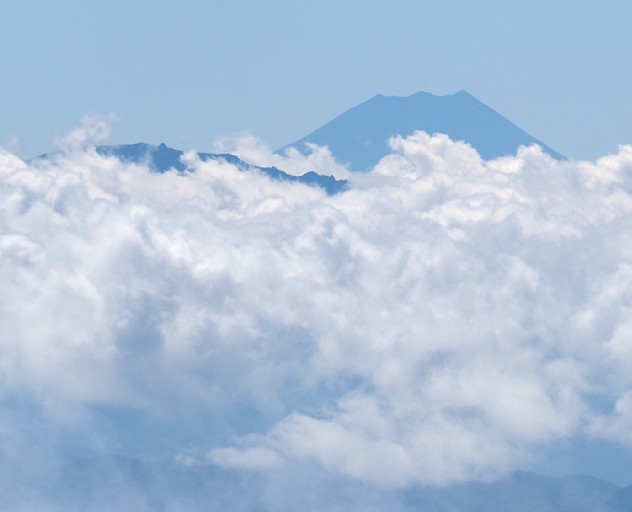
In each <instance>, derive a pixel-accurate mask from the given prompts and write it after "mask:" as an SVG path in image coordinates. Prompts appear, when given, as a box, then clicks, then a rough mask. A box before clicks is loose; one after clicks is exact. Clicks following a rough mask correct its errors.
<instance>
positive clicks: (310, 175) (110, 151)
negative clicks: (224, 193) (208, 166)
mask: <svg viewBox="0 0 632 512" xmlns="http://www.w3.org/2000/svg"><path fill="white" fill-rule="evenodd" d="M96 151H97V153H98V154H99V155H102V156H115V157H116V158H118V159H120V160H121V161H123V162H129V163H146V164H148V165H149V166H150V168H151V169H153V170H154V171H156V172H166V171H168V170H169V169H175V170H176V171H179V172H184V171H186V170H187V167H186V166H185V165H184V164H183V163H182V160H181V157H182V155H183V154H184V152H183V151H180V150H177V149H173V148H170V147H167V146H166V145H165V144H164V143H163V144H160V145H159V146H152V145H150V144H144V143H138V144H124V145H120V146H96ZM197 156H198V158H199V159H200V160H202V161H203V162H207V161H209V160H217V161H225V162H227V163H229V164H232V165H234V166H235V167H237V168H238V169H239V170H240V171H258V172H261V173H263V174H265V175H266V176H268V177H270V178H272V179H274V180H279V181H288V182H295V183H304V184H306V185H312V186H317V187H320V188H322V189H324V190H325V191H326V192H327V194H329V195H333V194H337V193H339V192H342V191H343V190H345V189H346V188H347V186H348V182H347V181H346V180H337V179H336V178H334V177H333V176H323V175H321V174H317V173H315V172H314V171H309V172H307V173H305V174H303V175H302V176H293V175H291V174H288V173H286V172H284V171H282V170H280V169H277V168H276V167H259V166H256V165H250V164H248V163H246V162H244V161H243V160H241V159H239V158H238V157H236V156H235V155H231V154H227V153H225V154H216V153H198V154H197Z"/></svg>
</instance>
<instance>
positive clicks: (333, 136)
mask: <svg viewBox="0 0 632 512" xmlns="http://www.w3.org/2000/svg"><path fill="white" fill-rule="evenodd" d="M417 130H421V131H425V132H428V133H430V134H433V133H444V134H446V135H448V136H449V137H450V138H451V139H452V140H455V141H464V142H466V143H468V144H470V145H471V146H472V147H473V148H474V149H476V150H477V151H478V153H479V154H480V155H481V157H483V158H484V159H486V160H491V159H494V158H497V157H500V156H504V155H514V154H515V153H516V150H517V149H518V148H519V147H520V146H530V145H532V144H537V145H539V146H541V147H542V149H543V150H544V152H546V153H548V154H549V155H551V156H552V157H553V158H555V159H560V160H562V159H564V158H565V157H564V156H563V155H561V154H560V153H558V152H557V151H555V150H554V149H552V148H551V147H549V146H547V145H546V144H544V143H543V142H541V141H540V140H538V139H536V138H535V137H533V136H531V135H529V134H528V133H526V132H525V131H524V130H522V129H521V128H519V127H517V126H516V125H515V124H513V123H512V122H511V121H509V120H508V119H507V118H505V117H503V116H502V115H500V114H499V113H498V112H496V111H495V110H494V109H492V108H491V107H489V106H487V105H485V104H484V103H483V102H481V101H479V100H477V99H476V98H475V97H474V96H472V95H471V94H469V93H468V92H466V91H459V92H457V93H456V94H452V95H447V96H436V95H434V94H430V93H427V92H418V93H416V94H413V95H411V96H408V97H405V98H403V97H399V96H383V95H381V94H378V95H377V96H374V97H373V98H371V99H370V100H368V101H365V102H364V103H361V104H360V105H357V106H356V107H353V108H351V109H349V110H347V111H346V112H344V113H343V114H341V115H339V116H338V117H336V118H335V119H333V120H332V121H330V122H328V123H326V124H325V125H324V126H322V127H321V128H318V129H317V130H315V131H313V132H312V133H310V134H309V135H307V136H305V137H303V138H302V139H299V140H297V141H295V142H292V143H290V144H288V145H287V146H284V147H283V148H281V149H279V150H278V152H283V151H285V150H286V149H288V148H291V147H293V148H296V149H298V150H299V151H300V152H302V153H307V152H308V151H309V148H308V147H307V145H306V143H308V142H311V143H314V144H317V145H319V146H327V147H328V148H329V149H330V151H331V152H332V154H333V156H334V157H335V158H336V160H338V161H339V162H341V163H346V164H348V165H349V167H350V169H351V170H353V171H368V170H370V169H371V168H373V167H374V166H375V164H377V163H378V162H379V161H380V159H381V158H383V157H384V156H386V155H387V154H388V153H389V152H390V150H389V147H388V139H389V138H391V137H394V136H396V135H402V136H408V135H411V134H412V133H413V132H415V131H417Z"/></svg>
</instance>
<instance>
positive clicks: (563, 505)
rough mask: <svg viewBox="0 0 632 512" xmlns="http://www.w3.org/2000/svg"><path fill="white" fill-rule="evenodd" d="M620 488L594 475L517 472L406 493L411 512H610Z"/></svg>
mask: <svg viewBox="0 0 632 512" xmlns="http://www.w3.org/2000/svg"><path fill="white" fill-rule="evenodd" d="M619 491H620V487H618V486H617V485H614V484H612V483H610V482H606V481H604V480H600V479H598V478H594V477H591V476H563V477H549V476H542V475H537V474H534V473H527V472H517V473H515V474H514V475H513V476H512V477H511V478H509V479H507V480H502V481H500V482H493V483H469V484H463V485H458V486H454V487H452V488H450V489H416V490H413V491H409V492H408V493H407V500H406V501H407V504H408V506H409V507H410V509H411V510H416V511H417V510H419V511H425V510H432V511H435V512H452V511H454V512H456V511H459V512H487V511H491V510H494V511H496V512H610V507H609V501H610V500H611V499H612V498H613V496H615V495H616V494H617V493H618V492H619Z"/></svg>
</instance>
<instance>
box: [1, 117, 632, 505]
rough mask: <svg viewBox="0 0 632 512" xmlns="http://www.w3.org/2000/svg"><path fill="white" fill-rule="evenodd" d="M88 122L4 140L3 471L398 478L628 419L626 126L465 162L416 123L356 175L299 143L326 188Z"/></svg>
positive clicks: (500, 468)
mask: <svg viewBox="0 0 632 512" xmlns="http://www.w3.org/2000/svg"><path fill="white" fill-rule="evenodd" d="M103 130H104V128H103V126H97V127H96V128H93V132H95V133H97V134H99V133H101V132H102V131H103ZM93 134H94V133H93ZM84 142H85V139H84V138H83V137H82V136H81V132H79V131H78V132H74V133H73V134H71V136H69V137H67V138H66V140H65V141H63V142H62V144H61V146H60V147H61V150H60V151H59V152H58V153H55V154H54V155H53V156H51V157H50V158H48V159H35V160H31V161H24V160H22V159H20V158H18V157H17V156H14V155H12V154H11V153H9V152H7V151H2V150H0V286H1V287H2V293H1V294H0V318H1V319H2V321H1V322H0V413H1V415H0V453H1V454H2V460H3V464H2V465H1V466H2V468H4V469H2V472H3V474H4V475H5V477H8V478H10V479H12V480H11V481H13V482H14V484H15V485H17V486H19V484H20V483H21V482H24V483H28V482H43V481H47V479H49V478H52V477H51V475H54V474H55V471H56V468H57V469H58V465H59V464H58V463H56V462H54V461H56V460H59V457H60V456H61V455H60V454H66V453H69V452H73V453H75V452H76V453H81V454H83V455H85V454H113V453H116V454H120V455H126V456H130V457H137V458H139V459H142V460H152V459H156V460H158V459H160V460H167V459H168V460H173V461H176V462H177V463H178V464H181V465H183V466H191V467H206V468H212V469H213V471H219V472H220V473H221V472H224V473H226V472H228V473H231V474H237V473H238V474H240V475H245V476H244V478H250V476H248V475H255V476H253V478H255V477H257V476H256V475H265V477H266V478H268V479H269V481H273V480H274V478H275V475H278V476H279V479H281V478H287V477H288V475H297V474H299V473H301V472H303V474H305V475H308V474H309V475H319V476H318V478H320V479H321V480H323V481H328V482H339V481H340V480H339V479H343V480H344V481H348V482H350V485H355V484H358V485H362V486H365V488H370V489H403V488H406V487H409V486H413V485H432V486H436V485H438V486H445V485H450V484H454V483H457V482H463V481H471V480H487V479H494V478H497V477H502V476H504V475H506V474H508V473H509V472H511V471H513V470H515V469H517V468H521V467H524V466H525V465H528V464H530V463H531V462H532V461H533V457H534V456H535V454H536V453H539V452H540V451H541V450H542V449H546V447H547V446H549V445H552V444H554V443H557V442H560V441H562V440H566V439H573V438H581V439H595V440H608V441H609V442H614V443H618V444H620V445H621V446H622V447H625V446H629V445H631V444H632V428H631V427H632V358H630V357H629V354H630V353H631V352H632V231H631V230H630V226H632V195H631V194H632V146H622V147H621V148H620V150H619V152H618V153H617V154H614V155H608V156H605V157H603V158H601V159H599V160H597V161H595V162H576V161H556V160H553V159H552V158H550V157H549V156H547V155H546V154H544V153H543V152H542V151H541V150H540V149H539V148H538V147H535V146H534V147H528V148H521V149H520V150H519V151H518V154H517V155H514V156H507V157H504V158H499V159H496V160H493V161H483V160H482V159H481V158H480V157H479V155H478V154H477V152H476V151H475V150H474V149H472V148H471V147H470V146H468V145H466V144H464V143H459V142H454V141H451V140H450V139H448V138H447V137H446V136H443V135H435V136H430V135H428V134H425V133H422V132H418V133H415V134H413V135H412V136H410V137H407V138H401V137H398V138H394V139H393V140H392V141H391V147H392V153H391V154H390V155H388V156H387V157H386V158H384V159H383V160H382V161H381V162H380V163H379V164H378V165H377V166H376V167H375V169H373V171H372V172H371V173H368V174H352V175H349V174H348V173H346V174H345V170H344V167H343V166H342V165H340V164H338V163H336V162H335V161H333V159H332V158H331V155H330V154H329V153H328V152H327V151H326V149H323V148H314V153H313V155H315V156H314V158H313V159H312V160H311V161H310V162H309V163H310V165H311V166H312V168H314V167H317V170H318V171H319V172H321V173H323V174H336V175H337V176H341V177H343V176H344V177H347V178H348V179H349V180H350V183H351V185H350V188H349V190H348V191H346V192H344V193H341V194H337V195H335V196H327V195H326V194H325V192H324V191H322V190H320V189H318V188H315V187H309V186H306V185H302V184H290V183H286V182H279V181H272V180H270V179H268V178H267V177H265V176H263V175H260V174H258V173H255V172H240V171H239V170H238V169H236V168H235V167H232V166H231V165H228V164H225V163H221V162H216V161H209V162H201V161H199V160H197V159H196V157H195V155H194V153H190V154H187V155H186V157H185V159H186V163H187V165H188V167H189V169H190V171H189V172H185V173H182V174H178V173H177V172H175V171H174V172H167V173H164V174H158V173H153V172H151V171H150V169H148V168H147V167H146V166H143V165H136V164H124V163H121V162H120V161H118V160H116V159H114V158H111V157H101V156H98V155H97V154H96V153H95V151H94V150H92V149H89V148H88V149H82V148H83V143H84ZM242 142H243V141H242ZM246 142H248V146H247V148H246V149H247V151H245V152H247V156H248V158H249V159H250V160H251V161H253V160H257V159H258V160H259V161H258V162H253V163H260V164H262V165H266V164H270V163H274V164H275V165H278V166H279V167H280V168H281V169H288V170H291V169H292V168H293V167H292V165H294V168H295V169H296V170H297V172H298V171H303V170H304V169H303V168H304V167H305V166H306V163H305V161H304V160H303V161H298V160H299V159H300V158H304V157H299V155H296V154H289V155H285V156H279V155H272V154H271V153H267V154H264V153H265V148H264V147H263V146H262V145H260V144H257V143H256V141H255V142H254V143H253V139H248V140H247V141H246ZM266 155H267V156H266ZM293 161H294V164H292V162H293ZM284 164H286V165H284ZM329 171H330V172H329ZM11 467H13V468H15V467H19V468H20V469H19V471H12V470H11V469H8V468H11ZM257 478H258V477H257ZM310 478H311V477H310ZM314 478H317V477H315V476H314ZM276 485H277V487H279V489H277V491H276V492H277V493H282V492H289V490H287V489H285V490H283V488H282V487H283V486H282V485H281V484H279V483H277V484H276ZM16 503H17V501H16ZM25 510H26V509H25ZM139 510H140V508H139Z"/></svg>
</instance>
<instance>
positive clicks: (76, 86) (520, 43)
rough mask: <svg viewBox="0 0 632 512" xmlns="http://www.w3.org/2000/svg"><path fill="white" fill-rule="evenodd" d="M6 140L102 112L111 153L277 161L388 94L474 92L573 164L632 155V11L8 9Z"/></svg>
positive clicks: (360, 4)
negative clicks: (259, 144)
mask: <svg viewBox="0 0 632 512" xmlns="http://www.w3.org/2000/svg"><path fill="white" fill-rule="evenodd" d="M2 4H3V5H2V15H1V16H0V84H1V86H0V112H1V113H2V115H1V116H0V144H3V145H5V146H9V147H13V148H15V149H16V150H17V151H18V152H19V153H20V154H22V155H23V156H32V155H33V154H36V153H40V152H44V151H48V150H49V149H50V148H51V145H52V140H53V139H54V138H55V137H58V136H60V135H62V134H63V133H65V132H67V131H68V130H70V129H71V128H73V127H75V126H77V125H78V123H79V120H80V118H81V117H82V116H85V115H101V116H107V115H109V114H114V116H115V118H116V121H115V122H114V124H113V132H112V136H111V140H112V141H113V142H117V143H126V142H138V141H145V142H150V143H158V142H162V141H164V142H166V143H168V144H169V145H171V146H175V147H179V148H183V149H188V148H197V149H200V150H204V149H209V148H210V146H211V142H212V141H213V140H214V139H215V138H217V137H223V136H231V135H234V134H236V133H237V132H239V131H242V130H247V131H250V132H252V133H254V134H255V135H258V136H259V137H261V138H262V139H263V140H264V141H266V142H267V143H268V144H269V145H270V146H271V147H272V148H275V147H279V146H282V145H284V144H286V143H289V142H291V141H293V140H295V139H297V138H299V137H301V136H303V135H305V134H306V133H309V132H310V131H312V130H313V129H315V128H317V127H319V126H321V125H322V124H324V123H325V122H327V121H329V120H330V119H331V118H333V117H334V116H336V115H338V114H339V113H341V112H342V111H344V110H346V109H348V108H350V107H352V106H354V105H356V104H358V103H360V102H362V101H364V100H366V99H368V98H369V97H371V96H373V95H375V94H377V93H383V94H393V95H408V94H411V93H413V92H416V91H420V90H425V91H429V92H434V93H437V94H448V93H453V92H456V91H457V90H459V89H466V90H468V91H469V92H470V93H472V94H473V95H474V96H476V97H477V98H478V99H480V100H482V101H484V102H486V103H487V104H489V105H490V106H492V107H493V108H495V109H496V110H498V111H499V112H500V113H502V114H503V115H505V116H506V117H508V118H509V119H511V120H512V121H514V122H515V123H516V124H518V125H519V126H520V127H522V128H523V129H525V130H526V131H528V132H529V133H531V134H532V135H534V136H535V137H537V138H539V139H541V140H543V141H544V142H546V143H548V144H549V145H551V146H552V147H554V148H555V149H557V150H558V151H560V152H562V153H564V154H566V155H568V156H570V157H576V158H595V157H598V156H600V155H603V154H605V153H607V152H611V151H615V150H616V147H617V145H618V144H621V143H632V101H631V100H630V91H632V66H631V65H630V63H632V37H630V26H632V3H631V2H628V1H624V0H610V1H608V2H597V1H591V0H579V1H577V0H573V1H571V0H559V1H555V0H548V1H544V0H530V1H521V0H512V1H506V0H502V1H501V0H481V1H478V2H473V1H471V0H434V1H428V0H390V1H384V0H383V1H377V0H336V1H333V0H318V1H313V0H301V1H298V0H292V1H290V0H268V1H265V2H264V1H254V0H230V1H228V0H215V1H197V0H183V1H179V2H174V1H165V0H151V1H149V0H129V1H110V2H104V1H88V2H86V1H79V0H56V1H53V0H49V1H37V2H36V1H33V0H20V1H18V0H5V1H3V3H2Z"/></svg>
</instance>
